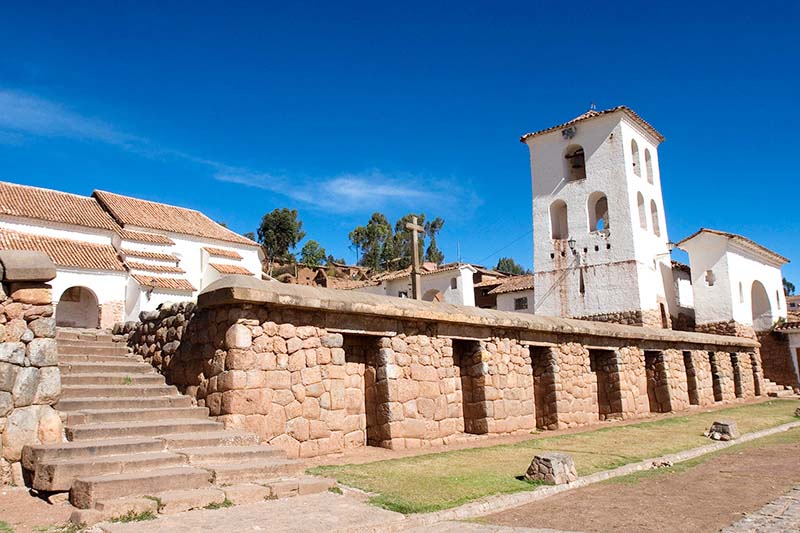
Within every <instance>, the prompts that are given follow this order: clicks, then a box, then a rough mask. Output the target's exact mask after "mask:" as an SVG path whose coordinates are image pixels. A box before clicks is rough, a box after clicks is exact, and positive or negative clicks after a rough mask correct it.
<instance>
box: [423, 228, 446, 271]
mask: <svg viewBox="0 0 800 533" xmlns="http://www.w3.org/2000/svg"><path fill="white" fill-rule="evenodd" d="M443 226H444V220H443V219H442V218H440V217H436V218H434V219H433V220H432V221H430V222H426V223H425V234H426V235H427V236H428V239H429V241H428V249H427V250H425V261H430V262H432V263H436V264H437V265H441V264H442V263H443V262H444V254H443V253H442V251H441V250H439V247H438V246H436V236H437V235H438V234H439V232H440V231H442V227H443Z"/></svg>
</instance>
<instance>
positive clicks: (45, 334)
mask: <svg viewBox="0 0 800 533" xmlns="http://www.w3.org/2000/svg"><path fill="white" fill-rule="evenodd" d="M28 329H30V330H31V331H32V332H33V334H34V335H35V336H36V337H39V338H43V339H52V338H54V337H55V336H56V319H55V318H53V317H42V318H37V319H36V320H33V321H31V322H30V323H29V324H28Z"/></svg>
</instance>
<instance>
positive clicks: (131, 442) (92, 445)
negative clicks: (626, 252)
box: [22, 437, 165, 471]
mask: <svg viewBox="0 0 800 533" xmlns="http://www.w3.org/2000/svg"><path fill="white" fill-rule="evenodd" d="M164 448H165V443H164V441H163V440H160V439H155V438H147V437H145V438H142V437H128V438H122V439H103V440H83V441H75V442H59V443H56V444H39V445H35V446H25V447H24V448H23V449H22V466H23V467H24V468H25V469H27V470H31V471H33V470H35V465H36V464H38V463H46V462H53V461H61V460H68V459H80V458H94V457H102V456H107V455H128V454H132V453H153V452H160V451H163V450H164Z"/></svg>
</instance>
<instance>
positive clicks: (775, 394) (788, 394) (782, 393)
mask: <svg viewBox="0 0 800 533" xmlns="http://www.w3.org/2000/svg"><path fill="white" fill-rule="evenodd" d="M767 396H769V397H771V398H793V397H794V392H792V391H791V390H786V389H780V390H776V391H769V392H768V393H767Z"/></svg>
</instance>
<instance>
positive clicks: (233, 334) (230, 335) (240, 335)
mask: <svg viewBox="0 0 800 533" xmlns="http://www.w3.org/2000/svg"><path fill="white" fill-rule="evenodd" d="M252 344H253V335H252V333H250V329H249V328H248V327H247V326H245V325H244V324H233V325H232V326H231V327H229V328H228V331H226V332H225V346H226V347H227V348H238V349H240V350H246V349H248V348H250V346H251V345H252Z"/></svg>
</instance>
